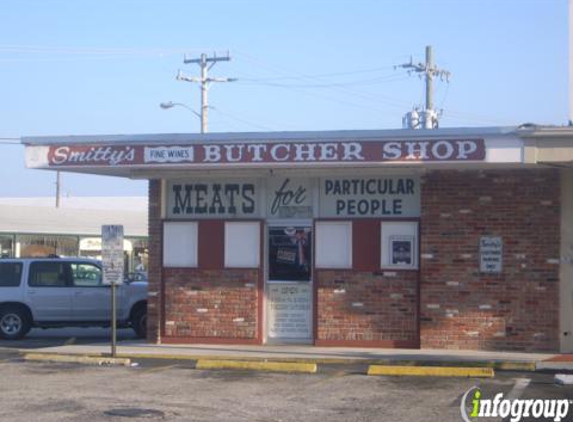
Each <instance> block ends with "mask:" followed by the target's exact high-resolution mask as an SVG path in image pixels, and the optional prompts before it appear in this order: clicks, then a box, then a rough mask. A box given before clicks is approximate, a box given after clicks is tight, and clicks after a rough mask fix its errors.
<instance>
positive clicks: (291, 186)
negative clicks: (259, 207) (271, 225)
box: [267, 177, 314, 218]
mask: <svg viewBox="0 0 573 422" xmlns="http://www.w3.org/2000/svg"><path fill="white" fill-rule="evenodd" d="M313 197H314V191H313V184H312V183H311V181H310V180H308V179H293V178H289V177H276V178H271V179H268V181H267V216H268V217H269V218H312V203H313Z"/></svg>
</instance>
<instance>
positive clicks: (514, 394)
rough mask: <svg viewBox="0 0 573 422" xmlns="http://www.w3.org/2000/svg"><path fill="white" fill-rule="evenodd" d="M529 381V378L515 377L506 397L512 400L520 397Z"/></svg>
mask: <svg viewBox="0 0 573 422" xmlns="http://www.w3.org/2000/svg"><path fill="white" fill-rule="evenodd" d="M530 383H531V379H530V378H516V379H515V385H514V386H513V388H512V389H511V391H510V392H509V393H508V394H507V399H508V400H514V399H518V398H520V397H521V396H522V395H523V393H524V392H525V390H526V389H527V387H528V386H529V384H530Z"/></svg>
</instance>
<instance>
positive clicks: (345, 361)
mask: <svg viewBox="0 0 573 422" xmlns="http://www.w3.org/2000/svg"><path fill="white" fill-rule="evenodd" d="M98 356H99V355H98ZM102 356H103V355H102ZM118 356H119V357H125V358H131V359H166V360H197V361H198V360H239V361H250V362H279V363H308V364H369V363H373V362H376V361H372V360H371V359H370V360H365V359H344V358H317V359H312V358H288V357H285V358H277V357H271V358H266V357H260V358H256V357H253V356H224V355H221V356H215V355H177V354H175V355H170V354H166V353H157V354H155V353H118Z"/></svg>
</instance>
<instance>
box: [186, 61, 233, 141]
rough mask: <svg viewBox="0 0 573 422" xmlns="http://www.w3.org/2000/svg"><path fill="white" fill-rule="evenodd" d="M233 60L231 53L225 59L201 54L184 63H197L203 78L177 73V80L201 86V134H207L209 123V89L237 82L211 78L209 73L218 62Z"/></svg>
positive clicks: (229, 79)
mask: <svg viewBox="0 0 573 422" xmlns="http://www.w3.org/2000/svg"><path fill="white" fill-rule="evenodd" d="M230 60H231V57H230V56H229V53H227V55H226V56H224V57H217V55H216V54H213V57H207V55H206V54H205V53H203V54H201V57H200V58H198V59H187V57H185V58H184V60H183V63H185V64H189V63H196V64H198V65H199V67H200V68H201V76H200V77H188V76H184V75H183V74H182V73H181V71H179V72H178V73H177V77H176V79H177V80H178V81H186V82H197V83H199V84H201V114H200V117H201V133H207V123H208V110H209V102H208V94H209V87H210V85H211V83H212V82H235V81H236V80H237V79H236V78H210V77H209V75H208V73H209V70H211V69H212V68H213V66H215V64H217V62H228V61H230Z"/></svg>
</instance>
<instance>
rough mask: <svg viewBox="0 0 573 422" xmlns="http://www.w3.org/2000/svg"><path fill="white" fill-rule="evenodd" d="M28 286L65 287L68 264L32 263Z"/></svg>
mask: <svg viewBox="0 0 573 422" xmlns="http://www.w3.org/2000/svg"><path fill="white" fill-rule="evenodd" d="M28 284H29V285H30V286H32V287H65V286H66V284H67V283H66V264H65V263H64V262H32V264H30V278H29V280H28Z"/></svg>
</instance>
